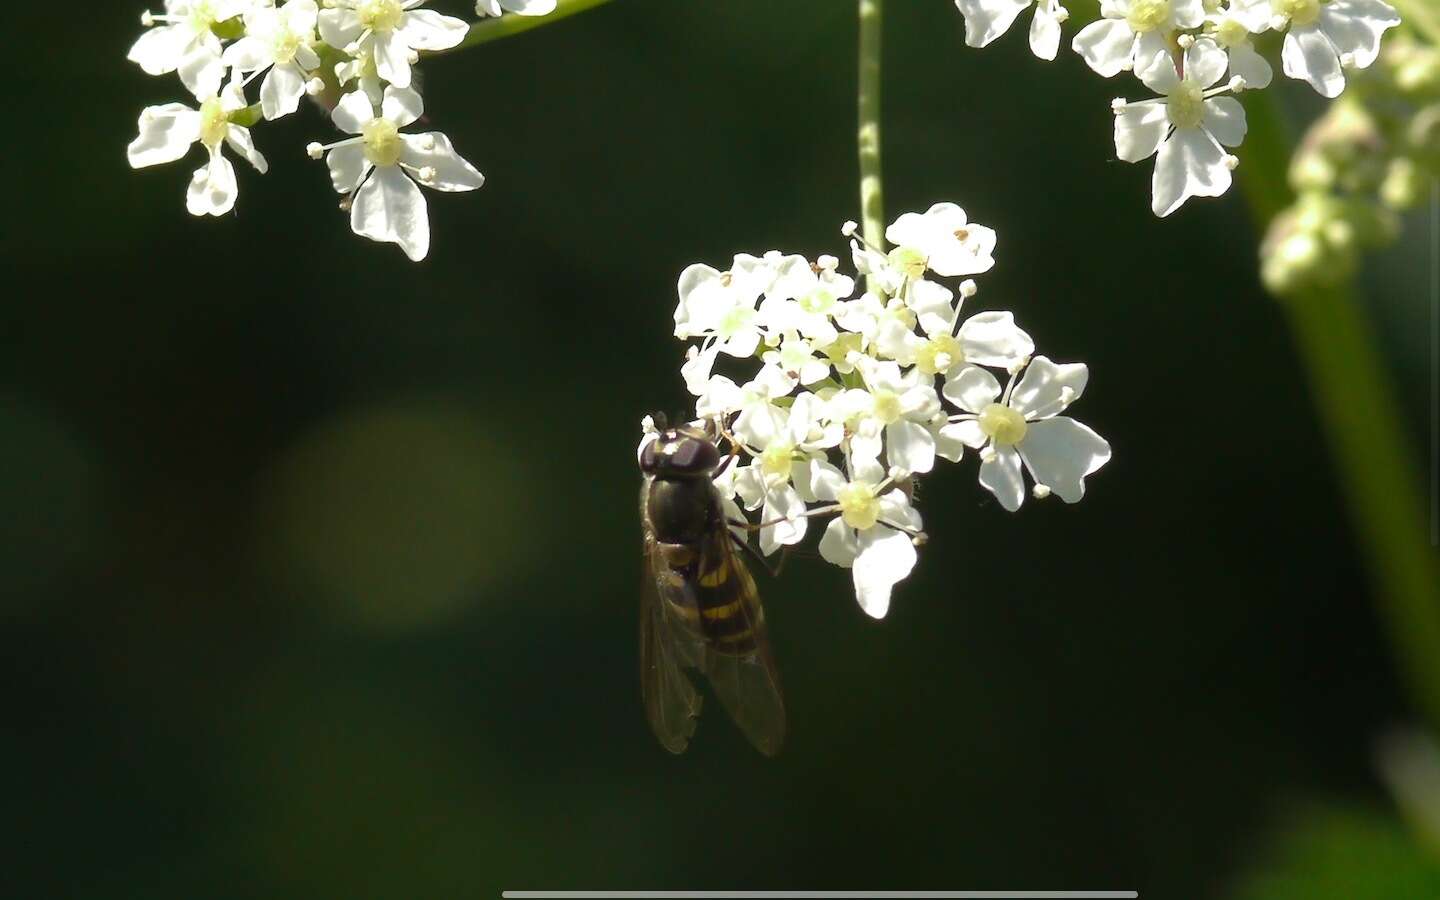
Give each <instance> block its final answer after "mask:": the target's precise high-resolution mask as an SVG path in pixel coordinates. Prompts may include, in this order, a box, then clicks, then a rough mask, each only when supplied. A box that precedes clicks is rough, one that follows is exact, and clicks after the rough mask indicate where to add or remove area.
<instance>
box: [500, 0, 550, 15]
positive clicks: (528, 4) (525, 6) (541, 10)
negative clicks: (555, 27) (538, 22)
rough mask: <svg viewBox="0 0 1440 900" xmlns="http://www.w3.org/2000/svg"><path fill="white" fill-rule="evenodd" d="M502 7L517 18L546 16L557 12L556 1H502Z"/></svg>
mask: <svg viewBox="0 0 1440 900" xmlns="http://www.w3.org/2000/svg"><path fill="white" fill-rule="evenodd" d="M500 5H501V6H504V7H505V8H506V9H508V10H509V11H510V12H513V13H515V14H516V15H517V16H545V15H549V14H550V13H552V12H554V11H555V0H500Z"/></svg>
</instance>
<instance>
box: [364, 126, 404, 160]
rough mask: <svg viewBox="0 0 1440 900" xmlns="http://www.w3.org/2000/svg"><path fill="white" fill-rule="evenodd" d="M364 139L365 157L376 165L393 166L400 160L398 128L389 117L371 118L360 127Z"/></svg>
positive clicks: (400, 145)
mask: <svg viewBox="0 0 1440 900" xmlns="http://www.w3.org/2000/svg"><path fill="white" fill-rule="evenodd" d="M360 137H361V138H362V139H363V140H364V141H365V158H366V159H368V160H370V161H371V162H372V163H374V164H375V165H377V166H393V165H395V164H396V163H397V162H399V161H400V149H401V148H402V147H403V146H404V144H403V143H402V142H401V141H400V129H398V128H396V127H395V123H394V122H391V121H390V120H389V119H371V120H370V121H369V122H367V123H365V126H364V127H363V128H361V129H360Z"/></svg>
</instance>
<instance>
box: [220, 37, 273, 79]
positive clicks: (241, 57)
mask: <svg viewBox="0 0 1440 900" xmlns="http://www.w3.org/2000/svg"><path fill="white" fill-rule="evenodd" d="M220 61H221V62H223V63H224V64H225V65H227V66H229V67H230V68H232V69H239V70H240V71H242V72H255V71H259V70H260V69H263V68H265V67H266V66H268V65H270V64H271V63H273V62H275V56H274V53H272V52H271V49H270V48H269V47H267V46H265V42H264V41H261V40H260V39H259V38H255V37H243V38H241V39H240V40H238V41H236V42H235V43H233V44H231V45H230V46H228V47H226V48H225V52H224V53H223V54H221V56H220Z"/></svg>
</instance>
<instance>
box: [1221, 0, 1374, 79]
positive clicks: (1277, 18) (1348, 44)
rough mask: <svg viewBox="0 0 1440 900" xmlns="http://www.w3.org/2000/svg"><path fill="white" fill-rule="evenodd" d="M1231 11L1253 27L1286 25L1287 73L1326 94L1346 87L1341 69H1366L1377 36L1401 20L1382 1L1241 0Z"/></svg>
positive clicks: (1283, 54) (1284, 55) (1283, 57)
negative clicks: (1233, 10)
mask: <svg viewBox="0 0 1440 900" xmlns="http://www.w3.org/2000/svg"><path fill="white" fill-rule="evenodd" d="M1235 15H1237V16H1239V17H1241V18H1242V19H1243V20H1244V21H1245V23H1246V25H1247V26H1248V27H1249V28H1250V30H1251V31H1262V30H1264V29H1265V28H1266V27H1269V28H1273V29H1275V30H1277V31H1279V30H1282V29H1288V30H1287V31H1286V33H1285V43H1284V45H1283V46H1282V47H1281V50H1280V62H1281V65H1282V67H1283V68H1284V70H1285V74H1286V75H1289V76H1290V77H1291V78H1298V79H1301V80H1302V81H1308V82H1310V86H1311V87H1313V88H1315V90H1316V91H1318V92H1319V93H1320V95H1321V96H1324V97H1338V96H1340V93H1341V92H1342V91H1344V90H1345V69H1364V68H1367V67H1369V65H1370V64H1371V63H1373V62H1375V58H1376V56H1378V55H1379V53H1380V36H1381V35H1382V34H1384V33H1385V31H1386V29H1389V28H1394V27H1395V26H1396V25H1399V24H1400V15H1399V13H1397V12H1396V11H1395V8H1394V7H1393V6H1391V5H1390V4H1388V3H1385V2H1383V0H1240V2H1238V3H1237V4H1236V6H1235Z"/></svg>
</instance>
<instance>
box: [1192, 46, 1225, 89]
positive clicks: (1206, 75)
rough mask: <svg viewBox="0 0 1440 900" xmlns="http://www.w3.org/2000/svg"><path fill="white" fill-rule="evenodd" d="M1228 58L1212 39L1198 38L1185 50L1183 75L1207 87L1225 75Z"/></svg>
mask: <svg viewBox="0 0 1440 900" xmlns="http://www.w3.org/2000/svg"><path fill="white" fill-rule="evenodd" d="M1229 64H1230V60H1229V59H1228V58H1227V57H1226V56H1225V51H1224V50H1221V49H1220V47H1219V46H1218V45H1216V43H1215V42H1214V41H1212V40H1211V39H1209V38H1200V39H1199V40H1197V41H1195V43H1193V44H1191V45H1190V49H1188V50H1186V51H1185V77H1186V78H1187V79H1189V80H1190V81H1195V82H1198V83H1199V84H1200V86H1201V87H1204V88H1208V87H1210V86H1211V85H1212V84H1214V83H1215V82H1217V81H1219V80H1220V79H1221V78H1224V77H1225V69H1226V67H1227V66H1228V65H1229Z"/></svg>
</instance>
